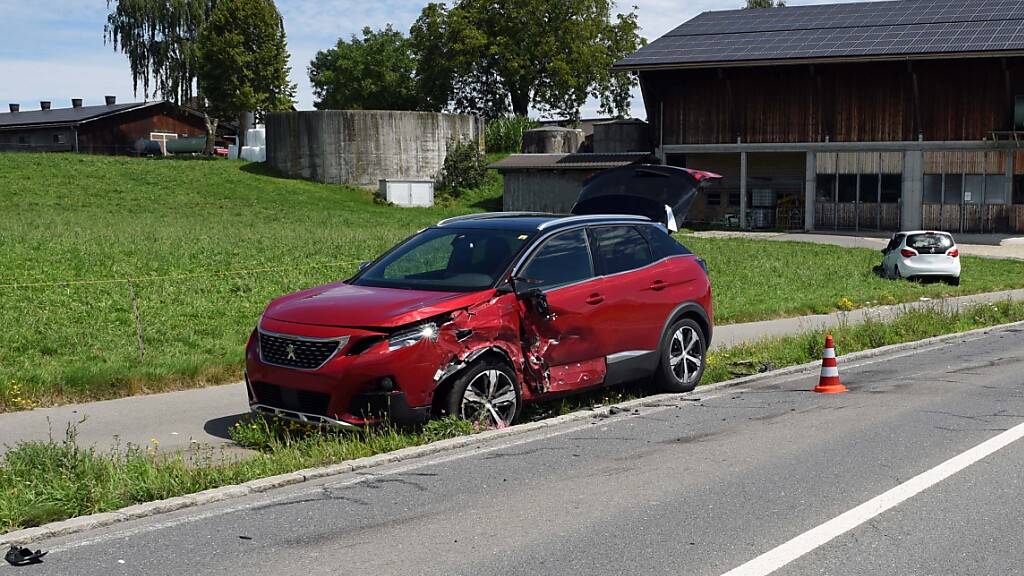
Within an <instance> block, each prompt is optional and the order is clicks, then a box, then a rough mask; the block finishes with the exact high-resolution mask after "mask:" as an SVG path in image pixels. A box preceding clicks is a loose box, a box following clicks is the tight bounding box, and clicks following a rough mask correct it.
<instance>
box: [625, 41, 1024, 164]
mask: <svg viewBox="0 0 1024 576" xmlns="http://www.w3.org/2000/svg"><path fill="white" fill-rule="evenodd" d="M915 77H916V89H915ZM641 80H642V85H643V87H644V96H645V101H646V103H647V109H648V115H649V117H650V118H651V119H652V127H653V129H654V131H655V133H656V134H661V132H662V130H663V138H664V143H665V144H726V143H735V142H737V140H738V139H740V140H742V141H743V142H759V143H791V142H824V141H825V140H826V139H828V140H829V141H832V142H888V141H908V140H917V139H918V133H919V132H920V133H921V134H922V136H923V139H924V140H926V141H947V140H982V139H984V138H988V137H990V134H991V132H992V131H993V130H1010V129H1011V128H1012V126H1011V125H1012V123H1013V96H1014V95H1015V94H1024V59H1022V58H1008V59H1005V63H1004V60H1003V59H994V58H993V59H973V60H931V61H916V62H913V63H912V64H908V63H907V62H872V63H857V64H831V65H821V64H819V65H814V66H811V65H800V66H763V67H759V68H722V69H695V70H676V71H652V72H644V73H642V74H641ZM915 94H916V96H915ZM915 102H916V103H917V104H916V105H915ZM662 110H664V116H665V122H664V125H663V126H661V125H660V122H659V113H660V112H661V111H662Z"/></svg>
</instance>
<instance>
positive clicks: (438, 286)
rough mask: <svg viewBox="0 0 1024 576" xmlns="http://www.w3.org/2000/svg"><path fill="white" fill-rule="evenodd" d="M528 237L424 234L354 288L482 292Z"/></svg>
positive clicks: (455, 231) (484, 232)
mask: <svg viewBox="0 0 1024 576" xmlns="http://www.w3.org/2000/svg"><path fill="white" fill-rule="evenodd" d="M529 238H530V235H528V234H523V233H522V232H519V231H515V230H493V229H472V228H467V229H459V228H429V229H427V230H424V231H423V232H420V233H419V234H417V235H415V236H413V237H412V238H409V239H408V240H406V241H405V242H404V243H402V244H401V245H399V246H398V247H396V248H395V249H394V250H392V251H391V252H390V253H388V254H387V255H386V256H384V257H382V258H381V259H380V260H378V261H376V262H374V263H373V264H371V265H370V266H369V267H368V268H366V269H365V270H363V271H362V272H361V273H360V274H359V275H358V276H357V277H356V278H355V279H354V280H353V281H352V284H354V285H356V286H378V287H383V288H405V289H410V290H439V291H469V290H482V289H484V288H487V287H490V286H492V285H493V284H495V283H496V282H497V281H498V277H499V276H500V275H501V274H502V273H503V272H505V270H507V269H508V267H509V265H510V264H511V263H512V260H513V258H515V256H517V255H518V254H519V253H520V252H521V251H522V249H523V247H525V246H526V244H527V243H528V241H529Z"/></svg>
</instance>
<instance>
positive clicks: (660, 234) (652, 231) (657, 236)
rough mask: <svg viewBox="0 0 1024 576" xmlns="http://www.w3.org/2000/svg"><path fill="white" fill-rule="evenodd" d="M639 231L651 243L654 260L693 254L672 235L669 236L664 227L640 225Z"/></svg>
mask: <svg viewBox="0 0 1024 576" xmlns="http://www.w3.org/2000/svg"><path fill="white" fill-rule="evenodd" d="M640 231H641V232H642V233H643V235H644V237H645V238H647V241H648V242H649V243H650V244H651V249H652V250H653V251H654V258H655V259H656V260H660V259H662V258H667V257H669V256H688V255H690V254H693V252H690V249H689V248H687V247H686V246H683V245H682V244H680V243H679V242H677V241H676V239H675V238H673V237H672V236H669V234H668V232H666V231H665V230H664V229H661V228H658V227H655V226H641V227H640Z"/></svg>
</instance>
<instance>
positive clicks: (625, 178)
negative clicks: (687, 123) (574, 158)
mask: <svg viewBox="0 0 1024 576" xmlns="http://www.w3.org/2000/svg"><path fill="white" fill-rule="evenodd" d="M719 178H721V176H720V175H718V174H715V173H713V172H702V171H700V170H690V169H688V168H678V167H676V166H658V165H652V164H641V165H633V166H623V167H621V168H613V169H610V170H604V171H602V172H598V173H597V174H594V175H593V176H591V177H590V178H588V179H587V181H586V182H584V183H583V190H582V191H581V192H580V197H579V199H577V200H576V205H575V206H573V208H572V213H573V214H633V215H636V216H646V217H648V218H650V219H651V220H654V221H655V222H660V223H662V224H664V225H665V227H667V228H668V229H669V230H671V231H673V232H675V231H677V230H679V225H678V223H679V222H682V221H684V220H685V219H686V213H687V212H689V211H690V205H691V204H693V199H694V198H695V197H696V196H697V191H698V190H700V187H701V186H702V185H703V184H704V183H706V182H709V181H712V180H718V179H719Z"/></svg>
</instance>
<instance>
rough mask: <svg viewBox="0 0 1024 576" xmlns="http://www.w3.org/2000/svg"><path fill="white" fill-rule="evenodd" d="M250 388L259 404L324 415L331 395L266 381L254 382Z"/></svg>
mask: <svg viewBox="0 0 1024 576" xmlns="http://www.w3.org/2000/svg"><path fill="white" fill-rule="evenodd" d="M252 389H253V392H254V393H255V394H256V402H258V403H259V404H263V405H264V406H270V407H272V408H280V409H281V410H290V411H292V412H303V413H305V414H318V415H320V416H326V415H327V407H328V406H329V405H330V403H331V397H330V396H329V395H327V394H324V393H322V392H310V391H309V390H296V389H295V388H285V387H283V386H275V385H274V384H267V383H266V382H254V383H253V385H252Z"/></svg>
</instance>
